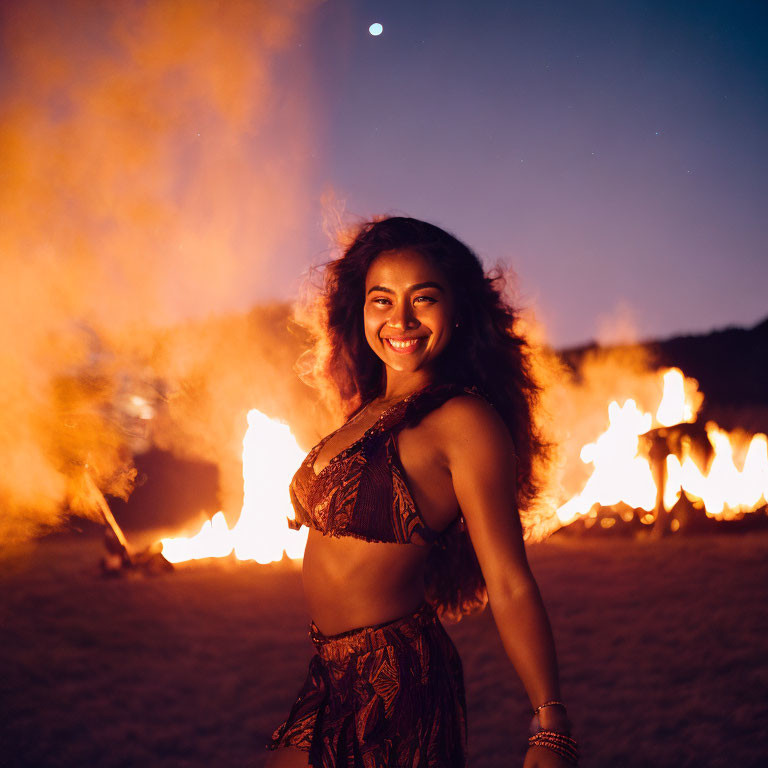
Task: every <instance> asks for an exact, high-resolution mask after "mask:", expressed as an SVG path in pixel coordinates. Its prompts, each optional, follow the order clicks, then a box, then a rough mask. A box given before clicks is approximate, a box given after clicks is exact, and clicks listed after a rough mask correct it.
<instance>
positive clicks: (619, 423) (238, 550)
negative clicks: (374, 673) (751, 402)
mask: <svg viewBox="0 0 768 768" xmlns="http://www.w3.org/2000/svg"><path fill="white" fill-rule="evenodd" d="M660 381H661V382H662V384H663V394H662V396H661V400H660V402H659V404H658V407H657V409H656V411H655V414H652V413H649V412H646V411H644V410H643V409H642V408H640V407H639V406H638V404H637V403H636V402H635V400H632V399H627V400H626V401H625V402H623V403H622V404H619V403H618V402H617V401H613V402H611V403H610V405H609V406H608V427H607V428H606V430H605V431H604V432H603V433H602V434H600V435H598V436H597V437H596V438H595V439H594V440H593V441H592V442H590V443H588V444H586V445H584V447H583V448H582V449H581V454H580V456H581V461H582V462H584V463H585V464H587V465H592V474H591V476H590V477H589V479H588V480H587V482H586V484H585V485H584V486H583V488H582V490H581V491H580V492H578V493H576V494H574V495H573V496H571V498H569V499H568V500H567V501H566V502H565V503H563V504H562V505H561V506H560V507H559V508H558V509H557V511H556V515H557V523H558V525H559V526H560V527H565V526H574V527H581V528H583V529H587V528H591V527H592V526H594V525H595V524H596V523H598V524H599V528H600V529H607V528H611V527H613V526H614V525H616V523H617V522H618V521H623V522H625V523H636V524H638V527H646V528H651V529H652V530H653V531H654V533H656V534H661V533H666V532H675V531H678V530H680V529H681V527H684V526H685V525H686V524H687V522H686V521H687V518H688V517H690V509H692V510H695V511H698V512H699V513H700V514H701V515H703V516H706V518H711V519H714V520H733V519H736V518H741V517H743V516H744V515H746V514H749V513H753V512H755V511H757V510H759V509H761V508H764V507H765V504H766V499H768V441H767V440H766V436H765V435H764V434H757V435H754V436H751V437H747V438H745V437H744V436H741V435H739V434H737V433H733V434H731V433H728V432H726V431H725V430H723V429H720V427H718V425H717V424H715V423H714V422H708V423H706V424H705V425H703V426H702V425H701V424H699V423H698V422H697V420H696V417H697V414H698V411H699V409H700V407H701V403H702V401H703V396H702V394H701V393H700V392H699V391H698V384H697V382H696V381H695V380H693V379H690V378H687V377H685V376H684V375H683V373H682V371H680V370H679V369H677V368H670V369H667V370H664V371H662V372H661V373H660ZM303 455H304V452H303V451H302V450H301V449H300V448H299V446H298V445H297V443H296V441H295V439H294V438H293V435H292V434H291V432H290V430H289V428H288V426H287V425H285V424H281V423H279V422H276V421H273V420H272V419H269V418H268V417H266V416H265V415H264V414H262V413H260V412H259V411H256V410H253V411H251V412H250V413H249V414H248V430H247V432H246V435H245V439H244V441H243V479H244V501H243V507H242V511H241V514H240V518H239V520H238V522H237V524H236V525H234V526H233V527H232V528H229V527H228V525H227V522H226V519H225V517H224V515H223V513H222V512H217V513H216V514H215V515H214V516H213V517H212V518H211V519H210V520H208V521H206V522H205V524H204V525H203V527H202V529H201V530H200V531H199V533H197V534H196V535H194V536H191V537H177V538H166V539H163V540H162V551H163V555H164V556H165V558H167V559H168V560H169V561H170V562H173V563H178V562H181V561H185V560H191V559H200V558H208V557H227V556H229V555H231V554H233V553H234V556H235V557H236V558H237V559H239V560H255V561H256V562H258V563H269V562H273V561H277V560H280V559H282V558H283V557H284V556H286V557H288V558H291V559H298V558H301V556H302V552H303V550H304V545H305V542H306V529H303V530H302V531H300V532H297V531H292V530H290V529H289V528H288V527H287V526H286V524H285V518H286V517H292V515H293V511H292V510H291V508H290V504H289V502H288V495H287V491H286V489H287V487H288V483H289V481H290V477H291V474H292V473H293V471H294V470H295V468H296V467H297V466H298V465H299V463H300V462H301V460H302V458H303ZM575 524H576V525H575Z"/></svg>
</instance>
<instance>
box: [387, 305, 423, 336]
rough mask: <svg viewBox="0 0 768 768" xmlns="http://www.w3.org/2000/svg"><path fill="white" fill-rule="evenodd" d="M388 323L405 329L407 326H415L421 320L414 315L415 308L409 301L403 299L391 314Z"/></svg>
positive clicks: (393, 326)
mask: <svg viewBox="0 0 768 768" xmlns="http://www.w3.org/2000/svg"><path fill="white" fill-rule="evenodd" d="M388 324H389V325H390V326H392V328H399V329H402V330H405V329H406V328H415V327H416V326H417V325H418V324H419V321H418V320H417V319H416V318H415V317H414V314H413V309H412V308H411V305H410V304H408V302H406V301H403V302H400V303H399V304H397V305H396V306H395V307H394V308H393V310H392V314H391V315H390V316H389V320H388Z"/></svg>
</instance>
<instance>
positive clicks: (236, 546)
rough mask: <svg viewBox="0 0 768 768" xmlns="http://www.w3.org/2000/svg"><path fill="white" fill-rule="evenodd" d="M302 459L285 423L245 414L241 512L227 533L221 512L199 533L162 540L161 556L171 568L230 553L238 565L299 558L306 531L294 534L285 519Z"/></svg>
mask: <svg viewBox="0 0 768 768" xmlns="http://www.w3.org/2000/svg"><path fill="white" fill-rule="evenodd" d="M303 459H304V452H303V451H302V450H301V449H300V448H299V446H298V445H297V443H296V440H295V439H294V437H293V435H292V434H291V432H290V429H289V428H288V426H287V425H286V424H281V423H280V422H278V421H274V420H273V419H270V418H268V417H267V416H265V415H264V414H263V413H260V412H259V411H256V410H252V411H250V412H249V413H248V430H247V431H246V433H245V437H244V438H243V508H242V510H241V512H240V519H239V520H238V521H237V523H236V524H235V526H234V527H233V528H232V529H231V530H230V529H229V527H228V526H227V522H226V520H225V518H224V515H223V513H222V512H217V513H216V514H215V515H214V516H213V518H212V519H211V520H206V522H205V523H204V524H203V527H202V528H201V529H200V532H199V533H198V534H196V535H195V536H191V537H189V538H186V537H180V538H168V539H163V540H162V544H163V555H164V557H165V558H166V559H167V560H169V561H171V562H172V563H178V562H181V561H183V560H192V559H200V558H205V557H226V556H227V555H229V554H231V553H232V552H233V551H234V553H235V556H236V557H237V558H238V560H255V561H256V562H258V563H270V562H274V561H276V560H280V559H281V558H282V556H283V553H284V552H285V554H286V555H287V556H288V557H290V558H293V559H296V558H300V557H301V556H302V554H303V552H304V545H305V544H306V540H307V529H306V528H302V529H301V531H293V530H291V529H290V528H288V526H287V525H286V517H293V509H292V507H291V505H290V500H289V497H288V484H289V483H290V480H291V477H292V475H293V473H294V471H295V470H296V468H297V467H298V466H299V464H301V462H302V460H303Z"/></svg>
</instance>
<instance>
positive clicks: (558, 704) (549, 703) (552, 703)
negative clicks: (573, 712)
mask: <svg viewBox="0 0 768 768" xmlns="http://www.w3.org/2000/svg"><path fill="white" fill-rule="evenodd" d="M544 707H562V708H563V709H565V704H563V702H562V701H557V700H556V699H552V700H550V701H545V702H544V703H543V704H539V706H538V707H536V709H534V710H533V714H534V715H538V714H539V711H540V710H542V709H544Z"/></svg>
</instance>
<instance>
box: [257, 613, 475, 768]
mask: <svg viewBox="0 0 768 768" xmlns="http://www.w3.org/2000/svg"><path fill="white" fill-rule="evenodd" d="M309 635H310V638H311V640H312V642H313V643H314V646H315V650H316V653H315V655H314V656H313V657H312V660H311V661H310V664H309V672H308V674H307V679H306V680H305V682H304V685H303V686H302V688H301V690H300V692H299V695H298V698H297V699H296V703H295V704H294V705H293V707H292V709H291V712H290V714H289V715H288V719H287V720H286V721H285V722H284V723H283V724H282V725H281V726H280V727H279V728H277V730H276V731H275V732H274V734H273V735H272V739H271V741H270V743H269V744H268V745H267V748H268V749H278V748H279V747H282V746H292V747H296V748H298V749H301V750H304V751H306V752H308V753H309V755H308V762H309V765H310V766H313V767H314V768H437V767H438V766H440V768H464V766H465V765H466V704H465V698H464V679H463V674H462V669H461V661H460V659H459V655H458V653H457V651H456V648H455V646H454V645H453V643H452V642H451V639H450V638H449V637H448V634H447V633H446V631H445V630H444V629H443V626H442V624H441V623H440V621H439V620H438V618H437V616H436V615H435V612H434V610H433V609H432V607H431V606H429V605H427V604H424V605H423V606H422V607H421V608H419V609H418V610H417V611H416V612H415V613H412V614H410V615H408V616H404V617H402V618H400V619H395V620H394V621H390V622H387V623H386V624H378V625H376V626H374V627H362V628H360V629H353V630H350V631H349V632H342V633H341V634H338V635H331V636H326V635H323V634H322V633H321V632H320V631H319V630H318V628H317V626H315V624H314V623H312V624H311V626H310V630H309Z"/></svg>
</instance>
